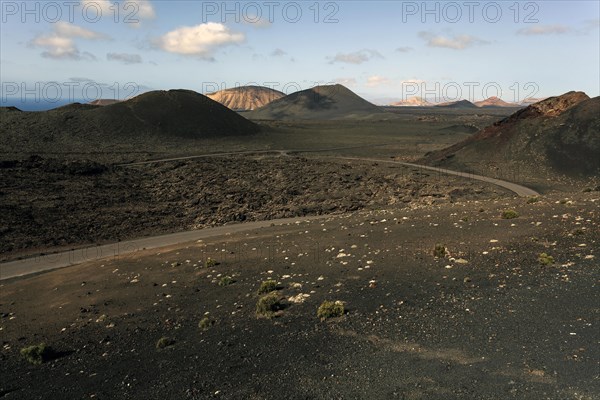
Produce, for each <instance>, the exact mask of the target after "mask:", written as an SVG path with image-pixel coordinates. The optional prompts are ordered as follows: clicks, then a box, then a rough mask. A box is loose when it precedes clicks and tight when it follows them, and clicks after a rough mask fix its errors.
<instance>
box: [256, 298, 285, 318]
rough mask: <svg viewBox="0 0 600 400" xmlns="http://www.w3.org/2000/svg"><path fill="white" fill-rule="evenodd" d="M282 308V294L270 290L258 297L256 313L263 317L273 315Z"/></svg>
mask: <svg viewBox="0 0 600 400" xmlns="http://www.w3.org/2000/svg"><path fill="white" fill-rule="evenodd" d="M280 309H281V296H280V295H279V293H278V292H270V293H268V294H266V295H264V296H262V297H261V298H259V299H258V302H257V303H256V315H258V316H261V317H268V318H270V317H272V316H273V314H274V313H276V312H277V311H279V310H280Z"/></svg>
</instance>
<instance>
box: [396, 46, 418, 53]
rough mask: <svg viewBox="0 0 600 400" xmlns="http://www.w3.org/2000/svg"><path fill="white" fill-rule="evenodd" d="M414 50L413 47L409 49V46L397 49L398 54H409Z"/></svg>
mask: <svg viewBox="0 0 600 400" xmlns="http://www.w3.org/2000/svg"><path fill="white" fill-rule="evenodd" d="M413 50H414V49H413V48H412V47H409V46H402V47H398V48H397V49H396V51H397V52H398V53H408V52H409V51H413Z"/></svg>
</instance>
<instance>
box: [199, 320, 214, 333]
mask: <svg viewBox="0 0 600 400" xmlns="http://www.w3.org/2000/svg"><path fill="white" fill-rule="evenodd" d="M214 324H215V321H214V320H212V319H210V318H208V317H204V318H202V319H201V320H200V322H198V328H200V329H202V330H203V331H206V330H208V329H209V328H210V327H211V326H213V325H214Z"/></svg>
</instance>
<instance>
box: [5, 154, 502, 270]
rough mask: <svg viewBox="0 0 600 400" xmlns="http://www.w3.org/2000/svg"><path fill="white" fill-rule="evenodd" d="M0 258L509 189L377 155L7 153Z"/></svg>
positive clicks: (445, 200)
mask: <svg viewBox="0 0 600 400" xmlns="http://www.w3.org/2000/svg"><path fill="white" fill-rule="evenodd" d="M0 178H1V179H0V214H1V215H2V220H1V222H0V254H1V256H0V260H2V259H3V260H6V259H9V258H14V257H17V256H21V255H26V254H33V253H36V252H38V253H39V252H43V251H47V250H48V249H53V248H54V249H65V248H71V247H77V246H79V245H85V244H88V245H89V244H96V243H103V242H113V241H117V240H124V239H128V238H136V237H141V236H146V235H156V234H161V233H172V232H176V231H183V230H189V229H196V228H201V227H206V226H214V225H222V224H226V223H232V222H242V221H250V220H267V219H273V218H282V217H295V216H306V215H321V214H332V213H342V212H347V211H354V210H359V209H363V208H368V207H383V206H388V205H394V206H395V207H397V208H406V207H410V206H411V205H419V204H432V203H449V202H453V201H457V200H459V199H463V200H464V199H483V198H498V197H504V196H507V195H508V194H509V193H508V192H506V191H504V190H502V189H499V188H496V187H494V186H491V185H484V184H481V183H477V182H474V181H470V180H466V179H460V178H453V177H448V176H445V175H443V176H440V175H436V174H434V173H428V172H421V171H419V170H414V171H413V170H411V169H410V168H405V167H401V166H389V165H383V164H382V165H378V164H377V163H372V162H349V161H335V160H323V159H315V158H302V157H272V156H270V157H262V158H258V157H255V158H253V157H248V156H237V157H212V158H202V159H196V160H190V161H177V162H168V163H162V164H150V165H144V166H139V167H116V166H113V165H111V164H102V163H98V162H93V161H85V160H79V161H78V160H64V159H58V158H43V157H40V156H32V157H29V158H25V159H21V160H15V161H2V162H0Z"/></svg>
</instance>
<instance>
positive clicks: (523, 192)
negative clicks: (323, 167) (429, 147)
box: [334, 157, 540, 197]
mask: <svg viewBox="0 0 600 400" xmlns="http://www.w3.org/2000/svg"><path fill="white" fill-rule="evenodd" d="M334 158H336V159H339V160H354V161H371V162H378V163H385V164H398V165H404V166H406V167H413V168H420V169H425V170H429V171H435V172H438V173H442V174H446V175H455V176H461V177H463V178H469V179H475V180H478V181H481V182H487V183H491V184H493V185H496V186H500V187H503V188H505V189H508V190H510V191H511V192H513V193H515V194H517V195H518V196H522V197H531V196H539V195H540V194H539V193H538V192H536V191H535V190H533V189H531V188H528V187H526V186H523V185H519V184H516V183H513V182H509V181H504V180H502V179H497V178H490V177H488V176H484V175H477V174H472V173H470V172H460V171H453V170H450V169H444V168H438V167H430V166H428V165H421V164H413V163H408V162H403V161H393V160H380V159H377V158H362V157H334Z"/></svg>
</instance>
